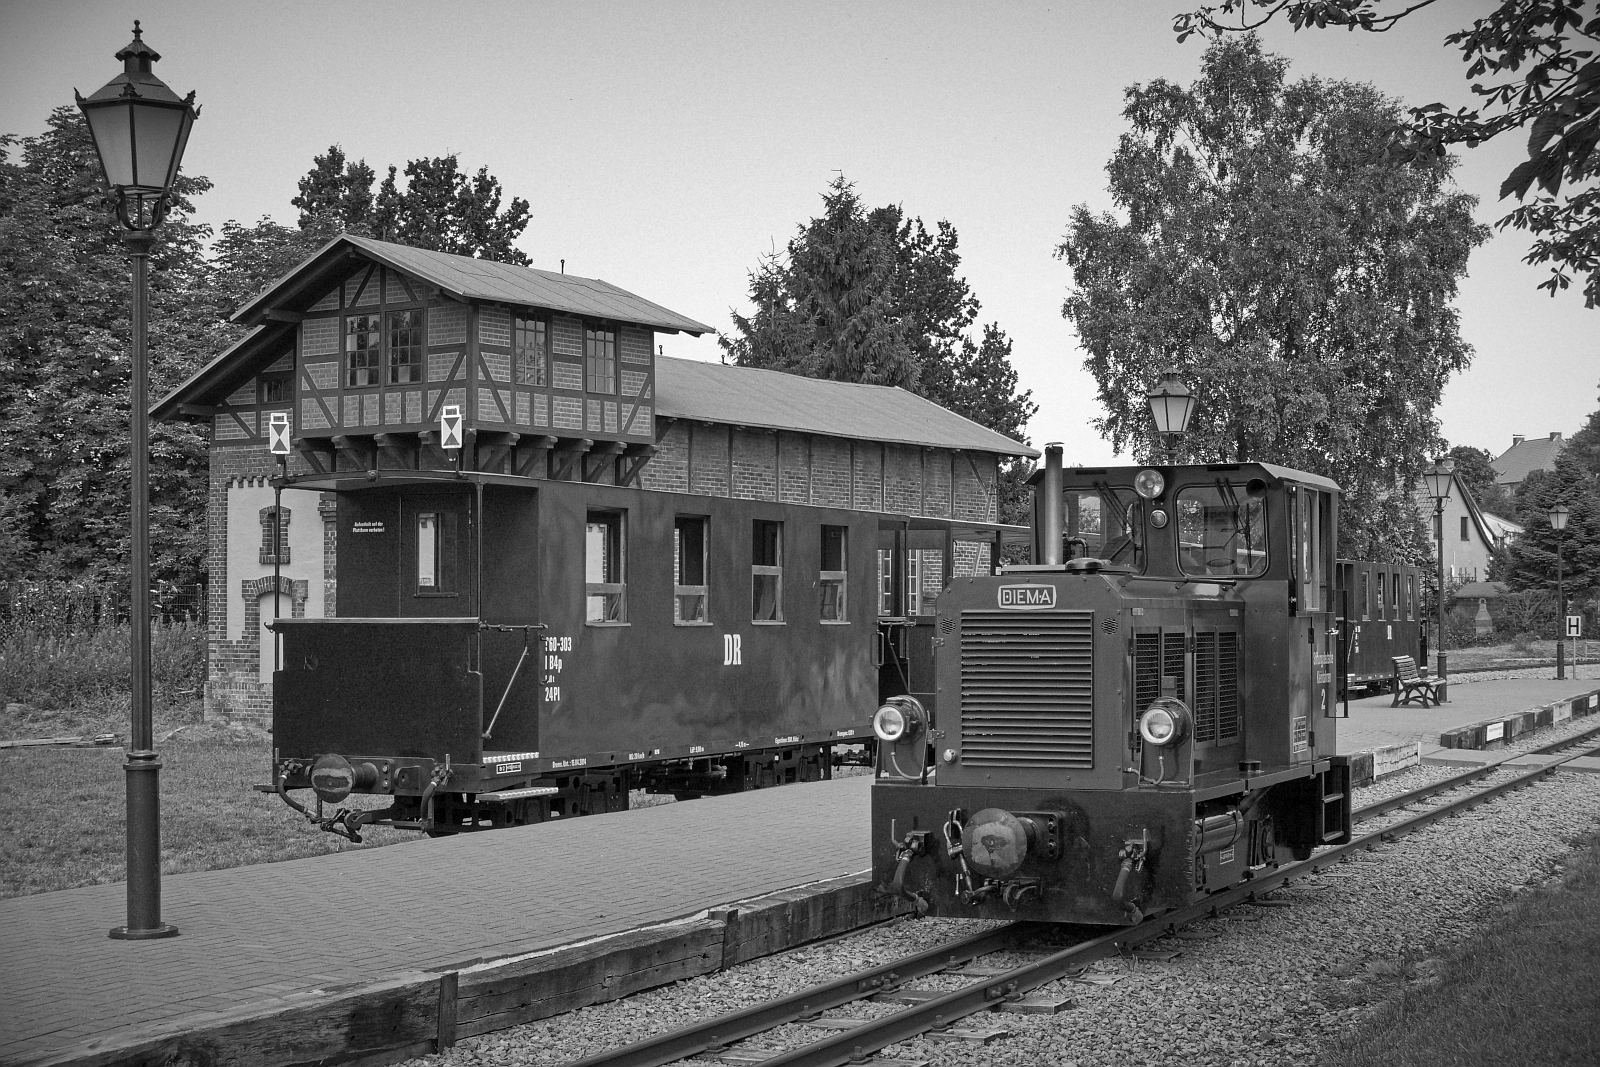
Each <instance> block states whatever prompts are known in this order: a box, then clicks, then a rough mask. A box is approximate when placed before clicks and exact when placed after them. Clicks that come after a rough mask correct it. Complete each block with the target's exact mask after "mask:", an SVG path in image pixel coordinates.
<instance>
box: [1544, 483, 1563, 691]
mask: <svg viewBox="0 0 1600 1067" xmlns="http://www.w3.org/2000/svg"><path fill="white" fill-rule="evenodd" d="M1545 515H1546V516H1548V517H1549V519H1550V529H1552V530H1554V531H1555V532H1556V679H1557V680H1558V681H1559V680H1561V679H1563V678H1565V677H1566V676H1567V657H1566V651H1567V640H1566V636H1567V589H1566V585H1565V584H1564V583H1563V581H1562V578H1563V575H1562V573H1561V540H1562V539H1561V531H1562V530H1565V529H1566V528H1567V515H1568V511H1567V506H1566V505H1565V504H1555V505H1552V506H1551V507H1550V509H1549V510H1548V511H1546V512H1545Z"/></svg>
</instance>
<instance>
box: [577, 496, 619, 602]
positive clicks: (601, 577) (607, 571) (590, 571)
mask: <svg viewBox="0 0 1600 1067" xmlns="http://www.w3.org/2000/svg"><path fill="white" fill-rule="evenodd" d="M625 564H626V560H625V557H624V541H623V529H622V513H621V512H618V511H591V512H589V517H588V521H587V522H585V523H584V527H583V582H584V586H583V591H584V602H585V606H584V621H585V622H586V623H587V624H589V625H603V624H606V623H622V622H627V621H628V605H627V585H626V582H627V578H626V569H625Z"/></svg>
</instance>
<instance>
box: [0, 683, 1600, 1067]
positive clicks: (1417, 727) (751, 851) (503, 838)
mask: <svg viewBox="0 0 1600 1067" xmlns="http://www.w3.org/2000/svg"><path fill="white" fill-rule="evenodd" d="M1593 687H1594V686H1593V683H1592V682H1591V683H1588V684H1587V685H1585V684H1583V683H1572V682H1562V683H1556V682H1554V681H1548V682H1546V681H1542V680H1527V679H1521V680H1516V681H1512V682H1478V683H1472V684H1470V685H1456V686H1452V688H1451V691H1450V696H1451V698H1452V699H1451V702H1450V703H1447V704H1446V705H1445V706H1444V707H1441V708H1429V709H1426V710H1424V709H1420V708H1390V707H1388V701H1389V698H1388V697H1381V698H1373V699H1370V700H1364V701H1358V702H1353V703H1352V704H1351V717H1350V718H1349V719H1344V720H1340V722H1339V750H1340V751H1341V752H1354V751H1360V750H1365V749H1371V748H1377V747H1382V746H1388V745H1395V744H1402V743H1407V742H1416V741H1419V740H1421V741H1436V740H1437V737H1438V735H1439V733H1440V732H1441V731H1442V730H1445V729H1449V728H1451V727H1453V726H1459V725H1462V724H1464V723H1467V722H1472V721H1476V720H1479V719H1482V718H1485V717H1487V716H1490V715H1493V714H1497V713H1500V712H1507V711H1516V710H1520V709H1522V708H1526V707H1529V706H1532V705H1535V704H1540V703H1545V702H1548V701H1550V700H1553V699H1557V698H1560V697H1563V696H1570V695H1573V694H1576V693H1578V692H1581V691H1587V690H1589V689H1592V688H1593ZM870 784H871V783H870V778H868V777H865V776H862V777H852V778H845V779H839V780H836V781H832V782H819V783H813V784H809V785H795V786H785V787H783V788H781V789H773V790H764V791H760V792H755V793H745V794H740V795H737V796H730V797H719V798H710V799H706V800H698V801H693V802H691V803H686V804H668V805H663V806H661V807H655V808H647V809H644V810H641V811H633V812H619V813H617V814H614V815H596V816H590V817H587V818H584V819H576V820H572V821H565V822H554V823H547V824H544V825H541V826H533V827H526V828H521V829H511V830H499V831H495V832H493V833H490V834H482V835H467V836H462V837H457V838H440V839H434V840H429V839H424V838H419V839H417V840H414V841H410V842H406V843H402V844H397V845H392V846H389V847H386V848H381V849H368V850H362V851H356V852H346V853H339V854H334V855H328V856H320V857H316V858H313V859H304V860H294V861H290V862H286V863H276V864H262V865H258V866H252V867H239V868H234V869H231V870H224V871H209V872H204V873H196V874H183V875H175V876H169V877H167V878H166V879H164V881H163V905H162V917H163V919H164V920H165V921H167V922H169V923H172V924H174V925H176V926H177V927H178V928H179V929H180V930H181V931H182V935H181V936H179V937H176V938H171V939H167V940H159V941H144V942H129V941H113V940H110V939H109V938H107V937H106V931H107V930H109V929H110V928H111V927H113V926H117V925H120V924H121V923H122V921H123V919H124V917H125V889H124V887H123V886H122V885H107V886H93V887H87V888H83V889H73V890H66V891H62V892H57V893H46V894H40V895H37V896H31V897H20V898H14V899H10V900H3V901H0V953H3V957H4V959H5V961H6V966H5V967H4V968H0V1006H3V1007H0V1063H7V1064H10V1063H44V1062H61V1063H67V1062H90V1060H93V1061H95V1062H108V1063H109V1062H119V1060H118V1058H117V1057H116V1056H115V1055H114V1054H112V1053H111V1052H110V1050H113V1049H116V1048H118V1047H119V1046H125V1045H127V1043H128V1042H129V1041H130V1040H131V1039H132V1038H133V1037H137V1036H140V1035H149V1034H150V1033H153V1032H161V1031H163V1030H171V1031H177V1032H181V1031H183V1030H185V1028H199V1027H202V1026H205V1025H210V1024H211V1023H212V1022H213V1021H214V1020H215V1019H217V1018H219V1017H221V1016H223V1015H229V1016H230V1017H233V1018H238V1017H239V1016H240V1014H241V1013H244V1014H249V1013H251V1012H255V1013H256V1014H260V1015H265V1014H268V1013H271V1012H274V1011H278V1010H281V1009H283V1008H284V1007H285V1006H286V1005H291V1006H292V1005H299V1006H302V1007H303V1006H305V1005H307V1004H308V1003H315V1001H316V998H318V997H327V996H331V995H334V994H335V993H336V991H337V990H339V989H348V988H350V987H356V986H362V985H363V984H367V985H370V984H372V983H381V982H384V981H388V980H391V979H393V978H394V977H395V976H396V975H402V974H404V975H415V974H418V973H420V972H445V971H450V970H454V969H459V968H463V967H466V966H469V965H470V964H471V963H472V962H473V961H481V960H491V959H499V958H503V957H508V956H514V955H517V954H526V953H530V952H535V951H538V950H541V949H550V948H554V947H556V946H562V945H570V944H573V943H575V942H582V941H585V940H587V939H592V938H597V937H604V936H606V935H613V934H619V933H622V932H624V931H629V930H635V929H637V928H639V927H641V926H649V925H652V924H656V923H663V922H667V921H669V920H673V919H677V918H680V917H683V916H688V915H693V914H695V913H697V912H700V911H702V910H704V909H707V908H710V907H714V906H716V905H719V904H723V903H727V902H730V901H739V900H743V899H746V898H750V897H754V896H758V895H760V894H764V893H772V892H775V891H779V890H784V889H788V888H789V887H794V886H799V885H803V884H805V883H812V882H817V881H819V880H822V879H829V878H839V877H840V876H847V875H852V874H855V873H857V872H861V871H863V870H865V869H866V868H867V866H868V855H869V842H868V833H869V826H868V819H867V814H866V812H867V797H868V792H869V789H870ZM287 817H288V816H287V814H286V815H285V818H287ZM791 895H792V894H791ZM96 1050H99V1051H101V1052H102V1053H103V1055H101V1056H99V1057H95V1056H93V1053H94V1052H95V1051H96Z"/></svg>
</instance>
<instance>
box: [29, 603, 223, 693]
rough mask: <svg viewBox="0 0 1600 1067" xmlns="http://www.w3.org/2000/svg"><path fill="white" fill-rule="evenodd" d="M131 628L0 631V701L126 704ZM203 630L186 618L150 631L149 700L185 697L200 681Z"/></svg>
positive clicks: (129, 686)
mask: <svg viewBox="0 0 1600 1067" xmlns="http://www.w3.org/2000/svg"><path fill="white" fill-rule="evenodd" d="M132 644H133V635H132V631H131V629H130V628H129V626H128V625H127V624H126V623H99V624H97V625H94V626H91V627H86V628H83V629H79V630H73V631H69V632H66V633H52V632H51V631H50V629H49V628H38V627H35V626H32V625H28V624H26V623H24V624H23V625H20V626H17V625H13V626H11V627H7V628H6V629H5V630H4V631H0V704H31V705H33V706H35V707H39V708H47V709H48V708H69V707H70V708H82V709H93V710H99V711H109V710H113V709H117V708H127V707H128V706H129V704H130V701H131V697H130V693H131V692H132V682H131V679H130V677H129V665H130V664H131V663H132ZM205 664H206V632H205V627H204V626H201V625H191V624H190V623H187V622H176V623H162V624H157V625H155V626H153V627H152V628H151V632H150V684H151V689H152V692H153V700H154V703H155V704H156V706H158V707H160V706H163V705H166V706H170V705H174V704H183V703H187V702H189V701H192V700H193V699H194V698H195V696H196V694H198V693H199V691H200V688H201V686H202V684H203V682H204V680H205Z"/></svg>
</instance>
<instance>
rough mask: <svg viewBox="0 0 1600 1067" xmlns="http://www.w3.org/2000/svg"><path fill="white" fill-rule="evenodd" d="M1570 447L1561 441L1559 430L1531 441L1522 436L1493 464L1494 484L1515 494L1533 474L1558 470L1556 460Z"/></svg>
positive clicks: (1518, 436)
mask: <svg viewBox="0 0 1600 1067" xmlns="http://www.w3.org/2000/svg"><path fill="white" fill-rule="evenodd" d="M1566 447H1567V442H1566V441H1565V440H1564V439H1563V438H1562V436H1561V431H1559V430H1557V431H1555V432H1553V433H1551V434H1550V436H1549V437H1535V438H1533V439H1531V440H1530V439H1528V438H1526V437H1523V436H1522V435H1521V434H1515V435H1513V436H1512V438H1511V447H1510V448H1508V449H1506V450H1505V451H1504V452H1502V453H1501V454H1500V455H1499V456H1497V457H1496V458H1495V459H1494V461H1493V463H1492V464H1491V465H1492V466H1493V467H1494V474H1495V478H1494V480H1495V484H1496V485H1499V486H1503V487H1504V488H1505V491H1506V492H1508V493H1515V492H1516V491H1517V486H1519V485H1521V484H1522V483H1523V481H1524V480H1525V479H1526V478H1527V477H1528V475H1530V474H1532V473H1533V472H1534V471H1553V470H1555V469H1556V457H1557V456H1559V455H1561V450H1562V449H1564V448H1566Z"/></svg>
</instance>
